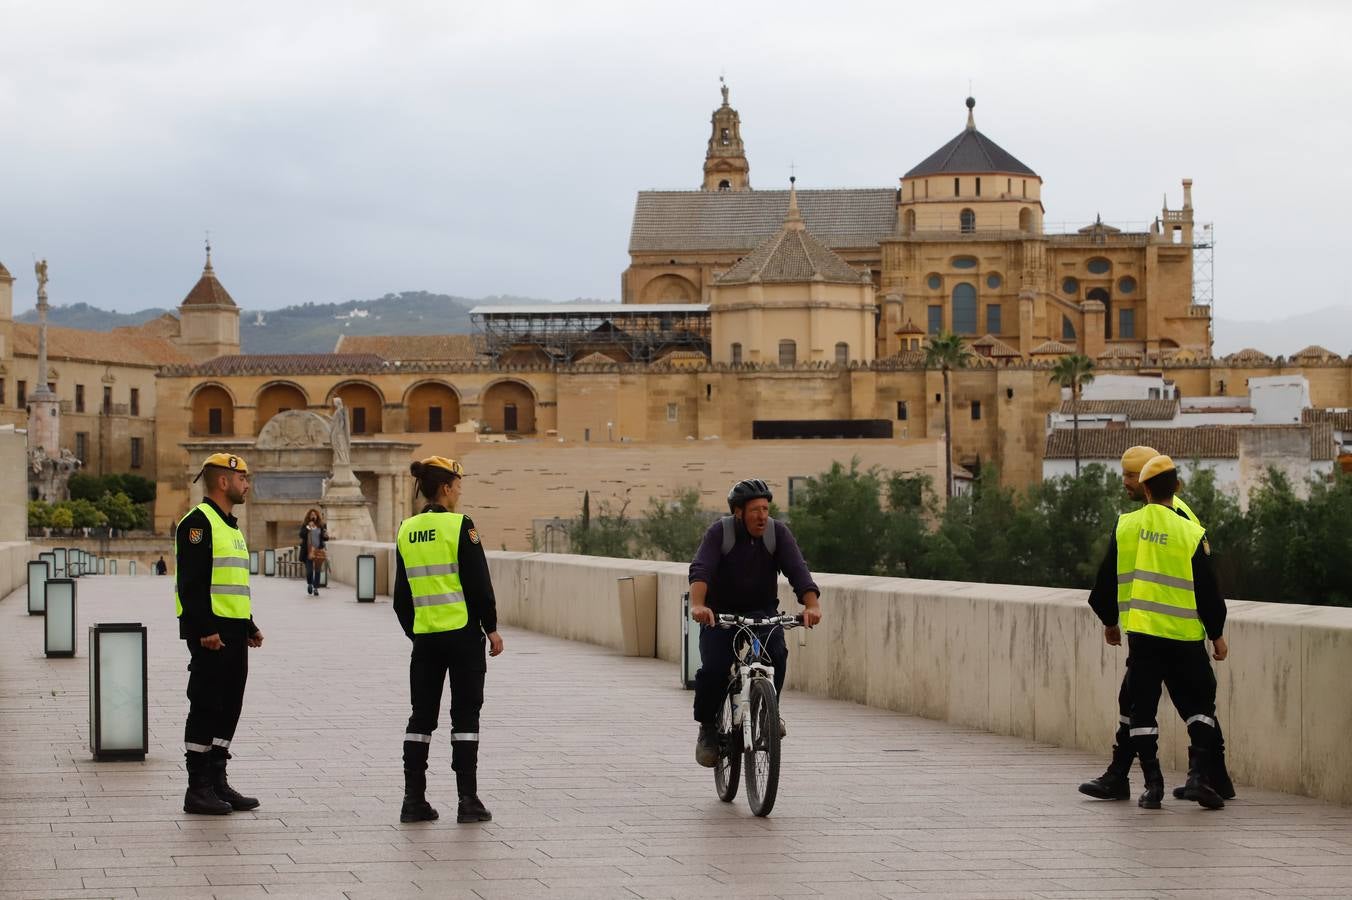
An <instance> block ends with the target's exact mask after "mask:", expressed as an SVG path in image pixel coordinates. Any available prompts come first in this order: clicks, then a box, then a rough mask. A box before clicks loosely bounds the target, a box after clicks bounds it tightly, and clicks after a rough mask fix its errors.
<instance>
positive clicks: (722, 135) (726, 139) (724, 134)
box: [718, 128, 732, 144]
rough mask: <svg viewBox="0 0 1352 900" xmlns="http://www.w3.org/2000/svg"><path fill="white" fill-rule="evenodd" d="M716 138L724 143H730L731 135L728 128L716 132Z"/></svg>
mask: <svg viewBox="0 0 1352 900" xmlns="http://www.w3.org/2000/svg"><path fill="white" fill-rule="evenodd" d="M718 139H719V140H720V141H722V142H723V143H724V144H730V143H732V135H731V134H729V133H728V130H727V129H726V128H724V129H723V130H722V131H720V132H719V133H718Z"/></svg>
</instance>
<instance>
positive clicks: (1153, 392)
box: [1147, 388, 1160, 400]
mask: <svg viewBox="0 0 1352 900" xmlns="http://www.w3.org/2000/svg"><path fill="white" fill-rule="evenodd" d="M1147 396H1148V397H1149V398H1150V399H1151V400H1158V399H1160V389H1159V388H1151V389H1150V391H1149V392H1148V393H1147Z"/></svg>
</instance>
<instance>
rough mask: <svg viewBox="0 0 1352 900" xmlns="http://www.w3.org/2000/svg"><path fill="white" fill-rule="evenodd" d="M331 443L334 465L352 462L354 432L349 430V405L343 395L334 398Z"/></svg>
mask: <svg viewBox="0 0 1352 900" xmlns="http://www.w3.org/2000/svg"><path fill="white" fill-rule="evenodd" d="M329 443H330V444H332V445H333V465H334V467H335V468H337V467H338V466H347V465H351V464H352V432H351V431H349V430H348V424H347V407H345V406H343V398H342V397H334V398H333V416H332V418H331V419H330V420H329Z"/></svg>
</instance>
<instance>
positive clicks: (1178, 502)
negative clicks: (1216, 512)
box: [1174, 494, 1206, 528]
mask: <svg viewBox="0 0 1352 900" xmlns="http://www.w3.org/2000/svg"><path fill="white" fill-rule="evenodd" d="M1174 509H1176V510H1178V511H1179V512H1181V513H1183V515H1185V516H1187V517H1188V521H1189V522H1192V523H1193V524H1194V525H1201V527H1202V528H1206V526H1205V525H1202V520H1201V519H1199V518H1197V513H1195V512H1193V511H1192V507H1191V506H1189V505H1188V504H1186V503H1184V502H1183V498H1182V497H1180V496H1178V495H1177V494H1174Z"/></svg>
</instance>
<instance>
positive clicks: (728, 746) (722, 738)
mask: <svg viewBox="0 0 1352 900" xmlns="http://www.w3.org/2000/svg"><path fill="white" fill-rule="evenodd" d="M741 774H742V732H741V729H740V726H734V725H733V723H732V693H731V692H729V693H728V694H727V696H726V697H724V698H723V709H722V710H721V711H720V712H719V716H718V763H717V764H716V765H715V766H714V787H716V788H718V799H719V800H722V801H723V802H724V803H731V802H732V801H733V800H735V799H736V798H737V781H738V779H739V778H740V777H741Z"/></svg>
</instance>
